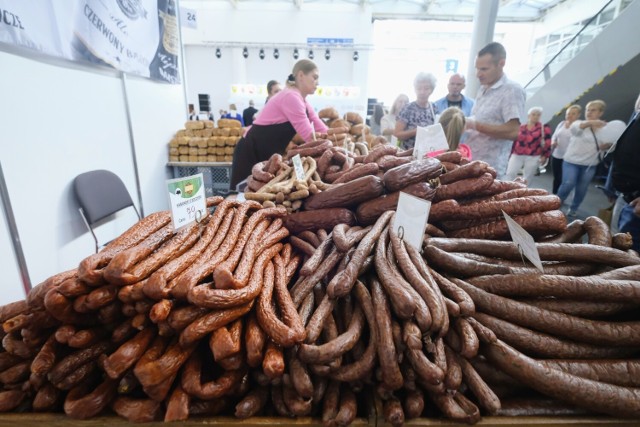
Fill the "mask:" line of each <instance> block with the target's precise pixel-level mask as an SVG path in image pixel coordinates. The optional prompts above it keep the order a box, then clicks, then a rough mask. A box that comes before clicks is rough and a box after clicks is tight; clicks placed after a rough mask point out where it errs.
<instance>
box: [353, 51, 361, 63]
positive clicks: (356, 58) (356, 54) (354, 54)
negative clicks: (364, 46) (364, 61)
mask: <svg viewBox="0 0 640 427" xmlns="http://www.w3.org/2000/svg"><path fill="white" fill-rule="evenodd" d="M358 58H360V55H358V51H357V50H356V51H355V52H353V60H354V61H357V60H358Z"/></svg>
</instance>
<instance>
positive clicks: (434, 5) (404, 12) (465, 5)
mask: <svg viewBox="0 0 640 427" xmlns="http://www.w3.org/2000/svg"><path fill="white" fill-rule="evenodd" d="M201 1H202V2H203V3H208V2H231V3H232V4H234V5H238V4H243V5H245V4H246V5H248V4H251V3H270V4H271V5H274V4H277V3H283V4H287V3H288V4H292V3H293V4H295V5H296V6H298V7H300V8H302V7H304V5H305V4H313V5H321V6H326V7H327V8H331V7H332V6H334V5H339V4H344V3H351V4H360V5H362V6H363V7H370V8H371V11H372V13H373V17H374V18H378V19H385V18H389V19H393V18H404V19H406V18H413V19H436V20H470V19H472V18H473V16H474V13H475V10H476V7H477V5H478V3H481V4H489V3H490V2H489V1H486V0H201ZM564 1H566V0H499V8H498V20H499V21H502V22H514V21H536V20H538V19H540V18H542V16H544V14H545V13H546V11H547V10H549V9H550V8H552V7H554V6H556V5H558V4H560V3H563V2H564Z"/></svg>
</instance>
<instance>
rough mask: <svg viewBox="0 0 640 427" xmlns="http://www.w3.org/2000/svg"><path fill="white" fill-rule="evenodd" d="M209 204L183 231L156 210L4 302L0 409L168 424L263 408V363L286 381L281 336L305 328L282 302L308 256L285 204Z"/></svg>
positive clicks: (287, 339) (298, 335)
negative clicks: (295, 242) (293, 238)
mask: <svg viewBox="0 0 640 427" xmlns="http://www.w3.org/2000/svg"><path fill="white" fill-rule="evenodd" d="M208 204H209V206H210V207H214V206H215V212H214V213H213V214H212V215H207V216H206V217H205V218H204V220H203V221H201V222H200V223H194V224H192V225H189V226H187V227H185V228H182V229H180V230H179V231H177V232H174V231H173V227H172V225H171V224H170V220H171V217H170V214H169V212H166V211H165V212H158V213H154V214H151V215H149V216H147V217H146V218H144V219H142V220H141V221H140V222H138V223H137V224H136V225H134V226H133V227H132V228H131V229H129V230H128V231H127V232H125V233H124V234H123V235H121V236H120V237H118V238H117V239H115V240H114V241H113V242H111V243H110V244H109V245H108V246H107V247H105V248H104V249H103V250H102V251H101V252H99V253H97V254H95V255H91V256H89V257H87V258H86V259H84V260H83V261H82V262H81V263H80V264H79V266H78V268H77V269H74V270H71V271H67V272H64V273H60V274H58V275H55V276H53V277H51V278H49V279H47V280H46V281H45V282H43V283H41V284H39V285H38V286H36V287H34V289H33V290H32V291H31V292H30V293H29V295H28V298H27V299H26V300H25V301H19V302H16V303H12V304H9V305H6V306H4V307H1V308H0V320H2V322H3V339H2V353H0V383H1V384H2V391H0V410H1V411H9V410H16V411H25V410H33V411H49V412H50V411H59V410H64V412H65V413H66V414H68V415H69V416H70V417H73V418H80V419H84V418H88V417H92V416H95V415H97V414H99V413H101V412H103V411H104V410H105V409H107V408H109V407H110V408H111V409H112V410H113V411H114V412H116V413H117V414H119V415H121V416H122V417H124V418H127V419H129V420H133V421H152V420H154V419H162V418H164V419H165V420H167V421H170V420H184V419H186V418H187V417H188V416H189V415H193V414H216V413H218V412H219V411H221V410H222V409H224V408H227V407H228V406H229V405H237V406H236V407H235V411H236V415H237V416H238V417H247V416H250V415H252V414H254V413H255V411H256V407H257V408H258V409H259V408H261V407H262V405H263V404H264V402H262V403H260V402H261V401H262V400H263V397H264V396H263V395H264V389H263V388H260V387H258V386H255V384H256V383H255V382H254V381H258V380H254V379H252V378H251V377H250V376H249V369H248V365H247V364H249V366H254V364H255V363H257V364H258V365H259V369H258V370H259V372H261V373H262V376H263V377H265V378H269V377H271V378H280V379H281V381H280V383H279V384H280V388H281V389H282V390H283V391H284V390H285V389H286V386H285V385H282V384H283V383H284V381H283V380H282V377H283V375H284V367H285V365H284V354H283V351H284V349H283V347H282V344H283V343H287V344H288V345H289V346H291V345H293V344H294V343H297V342H300V341H302V339H303V338H304V336H303V333H304V329H303V328H302V326H301V321H300V319H299V317H298V315H297V312H295V310H293V311H291V310H286V308H287V307H290V306H291V303H290V297H289V293H288V291H287V284H288V282H289V281H290V280H291V278H292V276H293V274H294V273H295V272H296V270H297V268H298V264H299V261H300V257H299V256H298V255H296V254H295V253H293V251H292V247H291V245H289V244H288V243H287V244H283V242H282V241H283V239H285V238H286V237H287V236H288V235H289V232H288V230H287V229H285V228H284V227H283V226H282V224H283V221H282V217H283V216H284V215H285V214H286V211H285V210H284V209H283V208H262V206H261V205H260V204H259V203H257V202H253V201H247V202H244V203H240V202H237V201H233V200H222V198H219V197H218V198H211V199H209V200H208ZM287 301H288V302H287ZM280 319H282V320H280ZM263 331H265V332H267V333H268V334H269V335H265V333H264V332H263ZM286 390H288V389H286ZM283 394H284V395H285V401H286V400H287V397H286V396H288V394H287V392H283Z"/></svg>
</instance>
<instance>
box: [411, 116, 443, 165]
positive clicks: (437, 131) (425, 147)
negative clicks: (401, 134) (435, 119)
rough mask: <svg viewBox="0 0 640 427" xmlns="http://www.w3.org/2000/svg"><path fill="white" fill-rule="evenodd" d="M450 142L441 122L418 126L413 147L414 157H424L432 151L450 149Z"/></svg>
mask: <svg viewBox="0 0 640 427" xmlns="http://www.w3.org/2000/svg"><path fill="white" fill-rule="evenodd" d="M448 149H449V144H448V143H447V137H446V136H445V134H444V129H442V125H441V124H440V123H436V124H435V125H431V126H424V127H423V126H418V128H417V130H416V143H415V145H414V147H413V158H414V159H422V158H423V157H424V156H425V154H427V153H431V152H432V151H439V150H448Z"/></svg>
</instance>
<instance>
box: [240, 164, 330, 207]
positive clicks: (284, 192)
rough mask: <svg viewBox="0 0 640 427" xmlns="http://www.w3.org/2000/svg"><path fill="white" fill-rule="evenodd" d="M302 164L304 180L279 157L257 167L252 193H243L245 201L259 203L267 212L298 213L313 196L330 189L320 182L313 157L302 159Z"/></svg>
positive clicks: (250, 188)
mask: <svg viewBox="0 0 640 427" xmlns="http://www.w3.org/2000/svg"><path fill="white" fill-rule="evenodd" d="M301 163H302V173H303V174H304V176H303V177H302V178H300V177H299V176H298V174H297V172H296V170H295V167H294V166H293V165H291V164H288V163H287V162H284V161H283V160H282V156H280V155H279V154H274V155H273V156H271V158H270V159H269V160H268V161H266V162H260V163H257V164H255V165H254V166H253V171H252V175H251V177H250V178H249V180H248V182H247V189H248V190H249V191H246V192H245V193H244V197H245V199H247V200H255V201H257V202H260V203H262V206H264V207H265V208H271V207H278V206H281V207H284V208H285V209H286V211H287V212H288V213H291V212H296V211H297V210H299V209H300V208H301V207H302V201H303V200H304V199H305V198H307V197H309V195H310V194H316V193H319V192H320V191H322V190H325V189H327V187H328V185H327V184H325V183H324V182H322V180H321V179H320V176H319V175H318V171H317V169H316V161H315V159H314V158H313V157H303V158H302V160H301ZM272 172H273V173H272Z"/></svg>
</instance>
